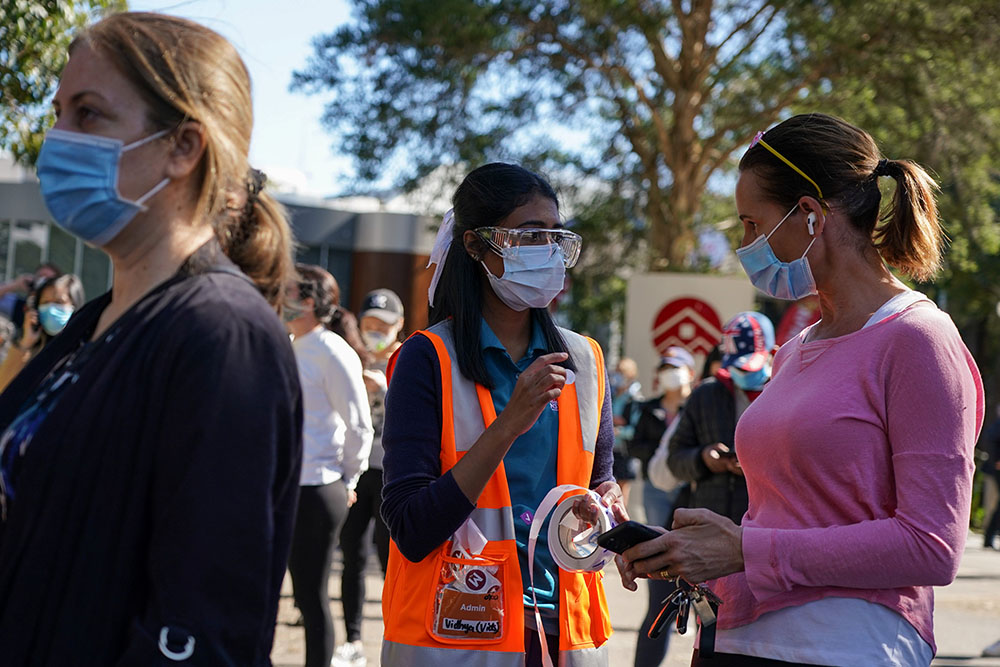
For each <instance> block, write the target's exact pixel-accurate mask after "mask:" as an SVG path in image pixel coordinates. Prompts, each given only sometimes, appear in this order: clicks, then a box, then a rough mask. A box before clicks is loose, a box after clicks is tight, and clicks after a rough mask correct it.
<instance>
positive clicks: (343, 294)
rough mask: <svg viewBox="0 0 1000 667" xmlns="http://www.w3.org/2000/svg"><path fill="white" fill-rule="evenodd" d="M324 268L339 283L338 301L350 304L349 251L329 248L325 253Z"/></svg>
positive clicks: (342, 303) (345, 304)
mask: <svg viewBox="0 0 1000 667" xmlns="http://www.w3.org/2000/svg"><path fill="white" fill-rule="evenodd" d="M326 270H327V271H329V272H330V275H332V276H333V277H334V278H336V279H337V284H338V285H340V303H341V305H342V306H345V307H347V306H350V303H349V302H350V299H351V251H350V250H337V249H336V248H330V249H329V251H328V252H327V255H326Z"/></svg>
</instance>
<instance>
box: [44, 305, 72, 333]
mask: <svg viewBox="0 0 1000 667" xmlns="http://www.w3.org/2000/svg"><path fill="white" fill-rule="evenodd" d="M74 310H75V308H73V306H66V305H63V304H61V303H46V304H44V305H41V306H39V307H38V323H39V324H41V325H42V329H44V330H45V333H47V334H48V335H50V336H55V335H56V334H57V333H59V332H60V331H62V330H63V329H65V328H66V323H67V322H69V318H70V317H72V316H73V311H74Z"/></svg>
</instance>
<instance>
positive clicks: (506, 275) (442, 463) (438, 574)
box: [382, 164, 625, 667]
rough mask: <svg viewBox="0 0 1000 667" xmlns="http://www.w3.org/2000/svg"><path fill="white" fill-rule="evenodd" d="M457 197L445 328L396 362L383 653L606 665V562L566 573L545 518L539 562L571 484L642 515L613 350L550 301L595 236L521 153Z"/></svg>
mask: <svg viewBox="0 0 1000 667" xmlns="http://www.w3.org/2000/svg"><path fill="white" fill-rule="evenodd" d="M453 204H454V208H453V209H452V211H449V212H448V214H446V216H445V220H444V224H443V225H442V227H441V229H440V231H439V233H438V239H437V242H436V243H435V247H434V251H433V253H432V255H431V262H432V263H436V264H437V269H436V271H435V274H434V277H433V279H432V282H431V287H430V290H429V298H430V304H431V311H430V324H431V326H430V327H429V328H428V329H427V330H425V331H421V332H418V333H417V334H416V335H414V336H411V337H410V339H409V340H407V341H406V343H404V344H403V346H402V347H401V348H400V350H399V352H398V353H397V355H396V356H395V358H394V359H393V362H392V365H391V367H390V384H389V391H388V394H387V396H386V412H385V427H384V431H383V436H382V437H383V440H382V442H383V444H384V446H385V460H384V474H385V488H384V489H383V505H382V515H383V517H384V519H385V521H386V524H387V525H388V526H389V531H390V535H391V536H392V544H391V547H390V556H389V569H388V574H387V576H386V583H385V589H384V594H383V617H384V620H385V637H384V642H383V647H382V663H383V664H384V665H407V666H410V665H435V667H437V666H439V665H446V664H447V665H450V664H461V665H483V666H490V667H492V666H498V667H499V666H506V665H511V666H515V665H517V666H520V665H524V664H527V665H542V664H548V661H549V660H551V662H552V663H554V664H562V665H606V664H607V647H606V641H607V639H608V636H609V635H610V634H611V625H610V621H609V617H608V610H607V603H606V600H605V597H604V590H603V587H602V585H601V578H602V575H601V573H600V572H584V573H578V572H568V571H564V570H560V569H559V568H558V567H557V566H556V565H555V563H554V561H553V559H552V556H551V554H550V553H549V550H548V546H547V541H546V539H545V538H546V531H545V530H542V532H541V535H540V536H539V538H538V541H537V545H536V547H535V551H534V568H533V570H534V571H533V572H529V571H528V557H527V553H528V548H529V544H528V542H529V540H528V532H529V527H530V525H531V521H532V519H533V516H534V511H535V510H536V509H537V507H538V506H539V504H540V502H541V500H542V498H544V496H545V495H546V493H547V492H548V491H549V490H550V489H552V488H554V487H556V486H557V485H561V484H575V485H578V486H582V487H587V488H591V489H594V490H595V491H596V492H597V494H598V495H600V496H602V499H603V501H604V502H605V504H607V505H609V506H610V507H612V509H613V512H614V514H615V518H616V520H622V519H624V518H625V511H624V507H623V505H622V503H621V491H620V489H619V488H618V486H617V484H615V482H614V481H613V479H612V474H611V460H612V453H611V452H612V447H613V445H614V434H613V427H612V417H611V400H610V398H609V397H608V389H607V387H608V383H607V373H606V370H605V368H604V358H603V354H602V352H601V348H600V346H598V345H597V343H596V342H594V341H593V340H591V339H589V338H585V337H583V336H580V335H579V334H576V333H574V332H572V331H569V330H566V329H562V328H559V327H557V326H556V325H555V324H554V322H553V321H552V317H551V315H550V314H549V310H548V308H549V306H550V304H551V303H552V301H553V300H554V299H555V298H556V297H557V296H558V295H559V293H560V292H562V290H563V288H564V283H565V271H566V269H567V268H569V267H572V266H573V265H574V264H575V263H576V260H577V258H578V256H579V253H580V244H581V239H580V237H579V236H578V235H576V234H574V233H573V232H570V231H568V230H566V229H564V228H563V225H562V223H561V221H560V216H559V205H558V200H557V198H556V194H555V192H554V191H553V190H552V188H551V186H550V185H549V184H548V183H547V182H545V180H543V179H542V178H541V177H539V176H538V175H536V174H534V173H532V172H530V171H528V170H526V169H523V168H521V167H519V166H516V165H510V164H488V165H485V166H483V167H480V168H478V169H476V170H474V171H472V172H471V173H469V174H468V175H467V176H466V178H465V180H464V181H463V182H462V184H461V185H460V186H459V188H458V190H457V191H456V193H455V196H454V199H453ZM532 582H533V584H532ZM532 586H533V588H534V590H533V591H532V590H531V588H532ZM536 606H537V611H538V613H537V614H536Z"/></svg>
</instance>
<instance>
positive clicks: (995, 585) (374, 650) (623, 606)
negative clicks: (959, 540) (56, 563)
mask: <svg viewBox="0 0 1000 667" xmlns="http://www.w3.org/2000/svg"><path fill="white" fill-rule="evenodd" d="M634 491H635V492H636V493H635V497H634V498H630V502H629V505H630V506H638V505H639V503H638V500H639V498H638V494H639V493H641V490H640V489H639V488H636V489H635V490H634ZM636 509H637V507H636ZM633 514H634V515H640V514H641V513H640V512H638V511H633ZM640 518H641V517H640ZM982 541H983V539H982V536H981V535H977V534H971V533H970V535H969V539H968V543H967V546H966V549H965V553H964V554H963V557H962V563H961V567H960V569H959V573H958V577H957V578H956V580H955V582H954V583H952V584H951V585H950V586H947V587H944V588H939V589H936V591H935V600H936V607H935V610H934V626H935V637H936V638H937V644H938V656H937V658H935V660H934V663H933V665H934V666H935V667H958V666H963V667H987V666H989V667H1000V658H981V657H979V655H980V653H981V652H982V650H983V648H984V647H986V646H988V645H990V644H992V643H993V642H994V641H996V640H997V639H1000V551H993V550H986V549H983V548H982ZM366 581H367V587H368V591H367V596H366V598H367V599H366V600H365V606H364V623H363V625H362V641H363V642H364V645H365V654H366V656H367V658H368V665H369V666H374V665H378V654H379V646H380V643H381V641H382V608H381V594H382V576H381V573H380V571H379V570H378V566H377V563H376V561H375V559H374V558H372V559H370V560H369V567H368V570H367V577H366ZM604 582H605V589H606V591H607V595H608V604H609V606H610V608H611V618H612V623H613V624H614V629H615V634H614V635H613V636H612V638H611V640H610V643H609V646H610V655H611V660H610V663H611V666H612V667H619V666H622V667H627V666H629V665H632V662H633V658H634V655H635V643H636V636H637V633H638V630H639V626H640V624H641V623H642V619H643V616H644V614H645V611H646V594H645V591H644V590H642V589H641V588H640V590H639V591H638V592H636V593H631V592H629V591H627V590H625V589H623V588H622V587H621V584H620V583H619V580H618V574H617V572H616V571H615V570H614V568H613V566H612V567H611V568H609V569H608V570H607V571H606V572H605V579H604ZM640 585H641V584H640ZM330 597H331V598H332V603H331V609H332V611H333V613H334V619H335V620H334V623H335V627H336V631H337V643H338V644H339V643H341V642H343V641H344V621H343V614H342V609H341V604H340V562H339V560H338V561H337V562H336V563H335V564H334V567H333V570H332V572H331V577H330ZM297 616H298V612H297V611H296V610H295V608H294V607H293V606H292V599H291V586H290V584H289V580H288V577H287V576H286V577H285V586H284V590H283V596H282V599H281V606H280V608H279V610H278V626H277V630H276V632H275V642H274V650H273V651H272V653H271V658H272V660H273V662H274V664H275V667H300V666H301V665H302V664H303V662H304V659H305V645H304V640H303V631H302V628H301V627H292V626H289V625H288V623H290V622H292V621H293V620H294V619H295V618H296V617H297ZM693 642H694V624H693V621H692V624H691V629H690V630H689V631H688V633H687V634H685V635H679V634H677V633H676V632H673V631H672V636H671V639H670V650H669V652H668V653H667V659H666V660H665V661H664V663H663V665H664V666H665V667H682V666H685V665H688V664H689V663H690V660H691V651H692V645H693ZM851 667H854V666H851Z"/></svg>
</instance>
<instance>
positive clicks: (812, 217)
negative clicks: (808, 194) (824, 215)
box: [806, 213, 816, 236]
mask: <svg viewBox="0 0 1000 667" xmlns="http://www.w3.org/2000/svg"><path fill="white" fill-rule="evenodd" d="M815 224H816V214H815V213H810V214H809V215H807V216H806V227H808V228H809V236H816V230H815V229H814V227H813V225H815Z"/></svg>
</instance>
